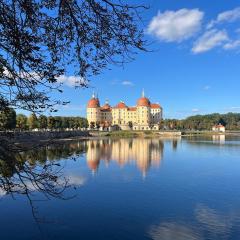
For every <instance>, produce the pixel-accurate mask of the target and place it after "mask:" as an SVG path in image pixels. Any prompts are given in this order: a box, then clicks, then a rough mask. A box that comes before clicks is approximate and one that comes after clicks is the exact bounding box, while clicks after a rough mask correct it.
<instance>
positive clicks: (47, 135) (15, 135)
mask: <svg viewBox="0 0 240 240" xmlns="http://www.w3.org/2000/svg"><path fill="white" fill-rule="evenodd" d="M88 136H89V132H88V131H80V130H73V131H37V132H33V131H24V132H0V137H7V138H9V139H10V138H12V139H14V140H15V141H41V140H54V139H61V138H71V137H88Z"/></svg>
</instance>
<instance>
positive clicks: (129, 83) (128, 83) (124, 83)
mask: <svg viewBox="0 0 240 240" xmlns="http://www.w3.org/2000/svg"><path fill="white" fill-rule="evenodd" d="M122 85H124V86H134V83H133V82H131V81H122Z"/></svg>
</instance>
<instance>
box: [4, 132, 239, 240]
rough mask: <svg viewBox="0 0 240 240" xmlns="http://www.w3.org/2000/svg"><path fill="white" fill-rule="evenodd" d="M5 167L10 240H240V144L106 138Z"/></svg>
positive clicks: (27, 156) (51, 149)
mask: <svg viewBox="0 0 240 240" xmlns="http://www.w3.org/2000/svg"><path fill="white" fill-rule="evenodd" d="M11 154H12V155H11V157H9V159H8V161H4V160H0V174H1V175H0V187H1V188H0V213H1V217H0V229H1V239H8V240H11V239H14V240H18V239H19V240H20V239H24V240H28V239H29V240H30V239H31V240H32V239H34V240H35V239H58V240H61V239H83V240H87V239H104V240H106V239H111V240H115V239H116V240H118V239H119V240H122V239H134V240H135V239H138V240H141V239H154V240H158V239H159V240H160V239H161V240H189V239H190V240H192V239H196V240H199V239H218V240H219V239H240V137H230V136H226V137H225V136H224V135H216V136H209V137H195V138H173V139H151V138H149V139H142V138H136V139H102V140H86V141H72V142H67V143H63V144H55V145H51V146H45V147H41V148H39V149H33V150H31V151H26V152H21V153H20V154H14V155H13V153H11Z"/></svg>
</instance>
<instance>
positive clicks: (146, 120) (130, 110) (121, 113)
mask: <svg viewBox="0 0 240 240" xmlns="http://www.w3.org/2000/svg"><path fill="white" fill-rule="evenodd" d="M162 114H163V109H162V107H161V106H160V105H159V104H158V103H151V102H150V100H149V99H148V98H147V97H145V94H144V91H143V92H142V97H141V98H139V99H138V100H137V105H136V106H134V107H129V106H127V105H126V104H125V103H124V102H123V101H120V102H119V103H118V104H117V105H116V106H114V107H112V106H110V105H109V103H108V101H106V103H105V104H104V105H103V106H101V105H100V101H99V99H98V97H97V96H96V95H95V94H93V96H92V98H91V99H90V100H89V101H88V104H87V120H88V123H89V128H90V129H100V130H113V129H115V130H159V123H160V122H161V120H162Z"/></svg>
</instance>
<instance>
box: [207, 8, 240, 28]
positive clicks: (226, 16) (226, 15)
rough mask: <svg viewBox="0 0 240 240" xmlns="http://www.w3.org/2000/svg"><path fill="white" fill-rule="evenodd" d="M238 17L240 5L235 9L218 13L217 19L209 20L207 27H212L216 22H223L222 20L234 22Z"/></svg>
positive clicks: (239, 15) (239, 16)
mask: <svg viewBox="0 0 240 240" xmlns="http://www.w3.org/2000/svg"><path fill="white" fill-rule="evenodd" d="M239 19H240V7H237V8H235V9H232V10H229V11H225V12H222V13H219V14H218V16H217V19H215V20H213V21H211V22H210V23H209V24H208V26H207V28H208V29H209V28H212V27H213V26H215V25H216V24H219V23H223V22H235V21H237V20H239Z"/></svg>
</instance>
